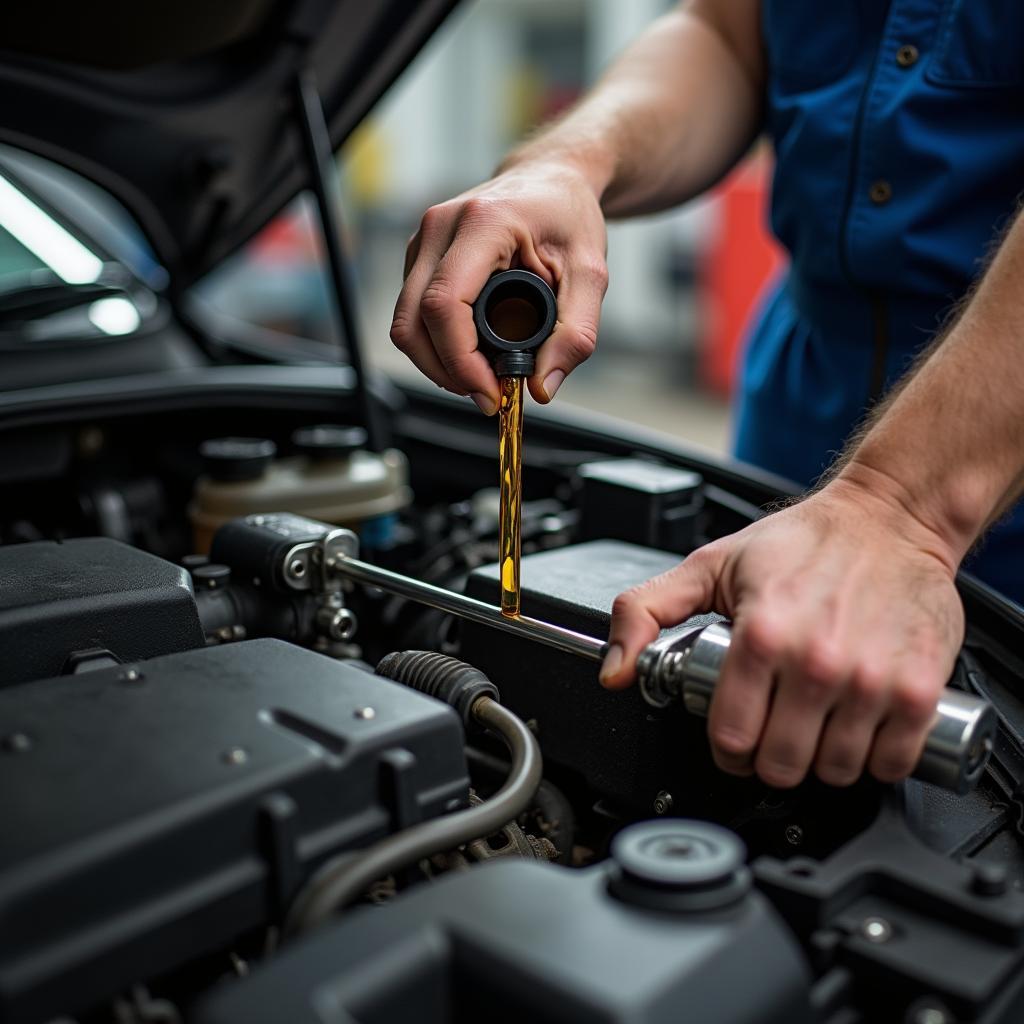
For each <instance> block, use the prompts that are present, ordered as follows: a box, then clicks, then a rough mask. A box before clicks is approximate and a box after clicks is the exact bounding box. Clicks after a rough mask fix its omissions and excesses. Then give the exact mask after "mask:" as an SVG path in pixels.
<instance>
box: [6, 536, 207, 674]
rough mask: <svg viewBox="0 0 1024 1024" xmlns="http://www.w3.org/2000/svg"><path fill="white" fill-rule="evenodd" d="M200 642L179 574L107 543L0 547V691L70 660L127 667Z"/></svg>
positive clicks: (186, 585) (187, 588) (184, 577)
mask: <svg viewBox="0 0 1024 1024" xmlns="http://www.w3.org/2000/svg"><path fill="white" fill-rule="evenodd" d="M204 643H205V638H204V636H203V629H202V626H201V625H200V623H199V613H198V611H197V610H196V602H195V598H194V597H193V596H192V585H191V583H190V582H189V576H188V573H187V572H186V571H185V570H184V569H182V568H181V567H180V566H177V565H172V564H171V563H170V562H166V561H164V559H162V558H157V557H156V555H150V554H147V553H146V552H145V551H140V550H138V548H133V547H129V546H128V545H127V544H122V543H121V542H120V541H116V540H110V539H108V538H106V537H85V538H80V539H77V540H69V541H65V542H64V543H62V544H57V543H54V542H52V541H39V542H37V543H33V544H11V545H4V546H2V547H0V687H2V686H7V685H10V684H11V683H22V682H26V681H28V680H30V679H46V678H47V677H49V676H55V675H57V674H59V673H60V672H63V671H65V669H66V666H67V662H68V657H69V655H71V654H73V653H76V652H79V653H81V652H85V651H90V650H97V649H104V650H107V651H109V652H110V653H111V654H113V655H114V656H115V658H118V659H120V660H121V661H135V660H138V659H141V658H155V657H157V656H159V655H162V654H173V653H174V652H175V651H187V650H189V649H191V648H195V647H202V646H203V644H204Z"/></svg>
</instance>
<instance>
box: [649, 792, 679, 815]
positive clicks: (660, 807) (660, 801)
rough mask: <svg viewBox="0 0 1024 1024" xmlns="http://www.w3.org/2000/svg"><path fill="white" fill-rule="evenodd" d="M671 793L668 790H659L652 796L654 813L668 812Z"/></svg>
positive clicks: (670, 808) (671, 800) (670, 804)
mask: <svg viewBox="0 0 1024 1024" xmlns="http://www.w3.org/2000/svg"><path fill="white" fill-rule="evenodd" d="M673 803H674V801H673V799H672V794H671V793H669V792H668V790H665V789H663V790H660V791H659V793H658V795H657V796H656V797H655V798H654V813H655V814H668V812H669V811H671V810H672V804H673Z"/></svg>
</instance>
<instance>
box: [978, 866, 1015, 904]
mask: <svg viewBox="0 0 1024 1024" xmlns="http://www.w3.org/2000/svg"><path fill="white" fill-rule="evenodd" d="M1006 886H1007V878H1006V869H1005V868H1004V867H1003V866H1002V865H1001V864H975V865H974V874H973V876H972V877H971V891H972V892H974V893H976V894H977V895H978V896H1002V895H1003V893H1005V892H1006Z"/></svg>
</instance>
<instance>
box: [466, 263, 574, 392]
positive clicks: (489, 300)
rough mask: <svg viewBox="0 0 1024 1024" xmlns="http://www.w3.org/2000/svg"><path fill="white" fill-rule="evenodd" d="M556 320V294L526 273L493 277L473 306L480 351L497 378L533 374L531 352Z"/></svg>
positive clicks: (543, 340) (512, 273) (504, 271)
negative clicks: (486, 358) (493, 366)
mask: <svg viewBox="0 0 1024 1024" xmlns="http://www.w3.org/2000/svg"><path fill="white" fill-rule="evenodd" d="M557 318H558V302H557V300H556V299H555V293H554V292H553V291H552V290H551V288H550V287H549V285H548V283H547V282H546V281H545V280H544V279H543V278H541V277H538V276H537V275H536V274H534V273H531V272H530V271H529V270H502V271H499V272H498V273H497V274H493V275H492V276H491V278H490V280H489V281H488V282H487V284H485V285H484V287H483V290H482V291H481V292H480V294H479V295H478V296H477V298H476V302H474V303H473V322H474V323H475V324H476V332H477V339H478V341H479V344H480V348H481V350H482V351H483V352H484V354H485V355H486V356H487V357H488V359H490V360H491V362H492V363H495V372H496V373H498V375H499V376H507V375H517V376H525V375H527V374H529V373H532V372H533V363H534V360H533V358H532V357H533V353H534V352H536V350H537V349H538V348H540V346H541V345H542V344H543V343H544V342H545V341H546V340H547V339H548V337H549V336H550V335H551V332H552V331H553V330H554V327H555V321H556V320H557ZM513 357H515V358H513ZM499 364H500V365H499Z"/></svg>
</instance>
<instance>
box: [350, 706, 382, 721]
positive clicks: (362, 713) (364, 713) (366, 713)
mask: <svg viewBox="0 0 1024 1024" xmlns="http://www.w3.org/2000/svg"><path fill="white" fill-rule="evenodd" d="M355 717H356V718H361V719H363V721H365V722H369V721H370V719H372V718H376V717H377V712H376V711H375V710H374V709H373V708H371V707H365V708H356V710H355Z"/></svg>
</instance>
